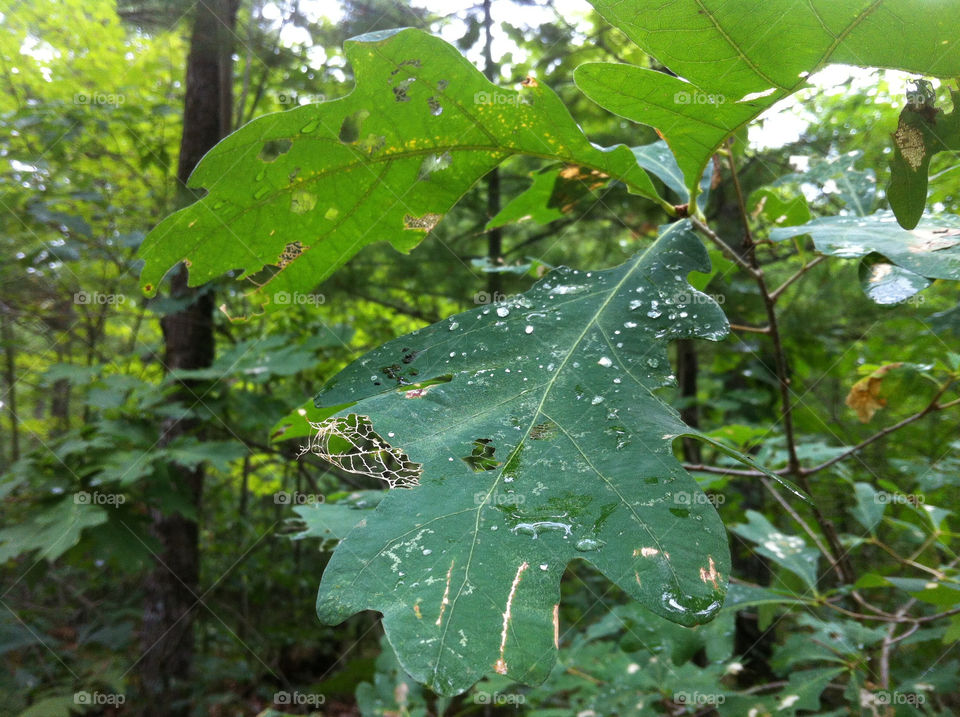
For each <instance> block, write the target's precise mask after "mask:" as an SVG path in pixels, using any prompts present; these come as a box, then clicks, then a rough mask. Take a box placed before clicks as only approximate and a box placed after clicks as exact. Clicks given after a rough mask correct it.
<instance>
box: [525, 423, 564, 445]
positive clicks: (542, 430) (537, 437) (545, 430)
mask: <svg viewBox="0 0 960 717" xmlns="http://www.w3.org/2000/svg"><path fill="white" fill-rule="evenodd" d="M556 435H557V424H556V423H554V422H553V421H544V422H543V423H538V424H537V425H536V426H534V427H533V428H531V429H530V438H531V439H532V440H534V441H549V440H550V439H552V438H554V437H555V436H556Z"/></svg>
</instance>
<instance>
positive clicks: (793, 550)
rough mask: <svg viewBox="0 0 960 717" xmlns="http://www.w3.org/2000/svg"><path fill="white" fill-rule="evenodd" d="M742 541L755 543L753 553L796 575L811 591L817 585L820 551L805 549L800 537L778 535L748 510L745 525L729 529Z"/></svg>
mask: <svg viewBox="0 0 960 717" xmlns="http://www.w3.org/2000/svg"><path fill="white" fill-rule="evenodd" d="M730 530H732V531H733V532H734V533H736V534H737V535H739V536H740V537H741V538H744V539H746V540H749V541H750V542H752V543H754V544H756V546H757V547H756V548H755V550H756V551H757V552H758V553H760V555H763V556H764V557H766V558H769V559H770V560H772V561H773V562H775V563H776V564H777V565H780V566H782V567H784V568H786V569H787V570H789V571H790V572H792V573H794V574H795V575H798V576H799V577H800V578H802V579H803V581H804V583H806V585H807V587H808V588H810V589H811V590H814V591H815V589H816V585H817V559H818V558H819V556H820V553H819V551H817V550H816V549H815V548H811V547H809V546H807V544H806V542H805V541H804V540H803V538H800V537H798V536H796V535H786V534H785V533H782V532H780V531H779V530H778V529H777V528H775V527H774V526H773V524H772V523H770V521H769V520H767V519H766V517H764V516H763V515H762V514H760V513H758V512H756V511H755V510H748V511H747V522H746V523H741V524H739V525H734V526H732V527H731V528H730Z"/></svg>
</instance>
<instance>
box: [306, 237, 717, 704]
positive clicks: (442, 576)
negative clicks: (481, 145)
mask: <svg viewBox="0 0 960 717" xmlns="http://www.w3.org/2000/svg"><path fill="white" fill-rule="evenodd" d="M709 264H710V262H709V259H708V256H707V252H706V250H705V249H704V247H703V245H702V243H701V242H700V241H699V240H698V239H697V237H696V236H695V235H694V234H693V232H692V231H691V229H690V225H689V223H688V222H686V221H683V222H679V223H676V224H673V225H671V226H670V227H669V228H668V229H667V230H666V231H665V232H664V233H663V235H662V236H661V237H660V239H659V240H658V241H657V242H656V243H655V244H654V245H653V246H652V247H651V248H649V249H648V250H647V251H646V252H644V253H642V254H639V255H637V256H636V257H634V258H633V259H631V260H630V261H628V262H627V263H625V264H623V265H621V266H618V267H616V268H613V269H608V270H603V271H595V272H582V271H575V270H572V269H567V268H561V269H556V270H554V271H552V272H551V273H549V274H548V275H547V276H545V277H544V278H543V279H542V280H540V281H539V282H538V283H537V284H535V285H534V286H533V288H532V289H531V290H530V291H528V292H527V293H525V294H521V295H518V296H516V297H514V298H512V299H510V300H507V301H505V302H502V303H499V304H494V305H490V306H482V307H478V308H476V309H473V310H470V311H467V312H465V313H462V314H457V315H455V316H452V317H450V318H449V319H446V320H444V321H442V322H440V323H438V324H434V325H432V326H429V327H426V328H424V329H421V330H419V331H416V332H414V333H411V334H409V335H407V336H404V337H401V338H399V339H396V340H394V341H391V342H390V343H388V344H385V345H384V346H382V347H380V348H378V349H375V350H373V351H371V352H370V353H368V354H366V355H365V356H364V357H362V358H361V359H359V360H357V361H356V362H355V363H353V364H352V365H350V366H349V367H348V368H346V369H345V370H344V371H343V372H341V373H340V374H339V375H337V376H336V377H334V378H333V379H332V380H331V382H330V383H329V384H328V385H327V386H325V387H324V389H323V390H322V391H321V392H320V394H319V395H318V396H317V399H316V401H317V405H318V406H319V407H322V408H323V409H324V410H323V411H321V415H322V416H325V417H326V420H325V421H324V422H322V423H319V424H318V425H319V426H321V429H320V430H319V432H318V436H317V437H315V444H314V445H322V446H323V449H322V451H321V454H322V455H324V456H325V457H332V458H333V460H334V461H335V462H337V464H338V465H340V466H341V467H347V468H350V467H351V466H352V468H353V470H354V471H355V472H358V473H364V472H366V473H368V474H369V475H376V476H377V477H391V476H390V475H387V474H386V473H385V471H387V472H388V473H389V474H392V478H396V477H397V476H399V475H401V474H403V475H404V477H405V479H406V481H407V482H406V485H408V486H410V485H411V479H413V482H414V483H415V484H414V485H413V486H412V487H408V488H399V487H398V488H392V489H391V490H389V491H387V493H386V495H385V496H384V498H383V500H382V501H381V502H380V504H379V505H378V506H377V508H376V510H375V511H373V512H372V513H368V514H367V516H366V517H365V519H364V520H363V521H361V522H360V523H359V524H358V525H357V526H356V527H354V528H353V530H352V531H351V532H350V533H349V534H347V536H346V538H345V539H344V540H343V541H342V542H341V543H340V545H339V546H338V548H337V550H336V552H335V553H334V555H333V557H332V559H331V561H330V563H329V564H328V566H327V568H326V570H325V571H324V574H323V579H322V583H321V585H320V592H319V596H318V601H317V611H318V614H319V616H320V618H321V620H322V621H323V622H325V623H328V624H336V623H339V622H341V621H343V620H344V619H346V618H347V617H349V616H350V615H352V614H354V613H356V612H358V611H361V610H377V611H379V612H381V613H382V614H383V626H384V629H385V631H386V636H387V638H388V640H389V641H390V644H391V645H392V646H393V648H394V650H395V651H396V652H397V655H398V656H399V659H400V662H401V663H402V664H403V667H404V668H405V669H406V670H407V671H408V672H409V673H410V674H411V675H412V676H413V677H415V678H416V679H417V680H419V681H421V682H423V683H426V684H428V685H429V686H430V687H431V688H432V689H434V690H435V691H437V692H439V693H441V694H456V693H459V692H462V691H464V690H465V689H467V688H468V687H469V686H470V685H471V684H473V683H474V682H475V681H476V680H478V679H479V678H480V677H481V676H482V675H483V674H484V673H490V672H497V673H500V674H504V675H507V676H509V677H510V678H511V679H515V680H517V681H520V682H525V683H531V684H532V683H538V682H540V681H542V680H543V679H545V678H546V676H547V675H548V674H549V672H550V670H551V667H552V666H553V664H554V661H555V650H556V642H557V635H558V625H557V622H556V621H557V615H558V613H557V610H558V607H557V606H558V603H559V600H560V579H561V577H562V576H563V573H564V571H565V569H566V567H567V565H568V563H570V561H571V560H574V559H576V558H580V559H582V560H585V561H586V562H587V563H589V564H590V565H592V566H594V567H595V568H596V569H597V570H599V571H600V572H602V573H603V574H604V575H606V576H607V577H608V578H609V579H610V580H611V581H612V582H613V583H615V584H616V585H617V586H618V587H619V588H620V589H622V590H623V591H625V592H626V593H627V594H629V595H630V596H631V597H633V598H635V599H636V600H639V601H640V602H641V603H642V604H643V605H644V606H646V607H647V608H648V609H650V610H651V611H653V612H655V613H656V614H658V615H661V616H663V617H665V618H668V619H670V620H671V621H674V622H677V623H680V624H682V625H688V626H692V625H696V624H699V623H703V622H706V621H708V620H710V618H711V617H712V616H713V615H714V614H715V613H716V612H717V610H718V609H719V608H720V606H721V604H722V602H723V598H724V593H725V590H726V585H727V579H728V575H729V570H730V555H729V550H728V546H727V539H726V535H725V532H724V528H723V524H722V523H721V521H720V518H719V516H718V515H717V512H716V510H715V508H714V507H713V505H712V504H711V503H710V502H709V501H708V500H707V499H706V496H705V495H704V494H703V492H702V491H701V490H700V488H699V487H698V484H697V482H696V481H695V480H694V478H693V477H692V476H691V475H690V474H688V473H687V472H686V471H685V470H684V469H683V467H682V466H681V464H680V463H679V462H678V461H677V459H676V458H675V457H674V454H673V450H672V445H671V444H672V443H673V441H674V439H676V438H677V437H678V436H681V435H699V434H695V432H694V431H693V430H692V429H690V428H689V427H687V426H686V425H684V423H683V422H682V421H681V420H680V418H679V416H678V414H677V412H676V411H675V410H673V409H672V408H671V407H669V406H668V405H666V404H665V403H663V402H662V401H661V400H660V399H659V398H658V397H657V396H656V395H654V391H656V389H659V388H661V387H663V386H666V385H669V384H671V383H672V382H673V378H674V377H673V376H672V375H671V373H670V371H671V369H670V364H669V361H668V357H667V344H668V342H669V341H670V340H671V339H674V338H688V337H699V338H705V339H711V340H717V339H720V338H723V337H724V336H725V335H726V333H727V331H728V324H727V320H726V318H725V316H724V314H723V312H722V311H721V310H720V307H719V306H717V305H716V304H715V303H714V302H713V301H712V300H711V299H709V298H708V297H707V296H705V295H704V294H701V293H699V292H697V291H695V290H694V289H693V288H692V287H691V286H690V284H689V283H687V275H688V274H689V273H690V272H691V271H701V272H705V271H708V270H709ZM357 426H366V428H367V429H369V428H370V427H371V426H372V429H373V434H372V435H371V434H370V433H369V432H368V433H367V434H366V437H365V438H364V439H363V440H360V439H358V438H357V433H356V431H355V430H354V429H355V428H356V427H357ZM334 435H335V436H337V437H339V439H340V440H341V441H342V438H343V437H346V438H347V439H349V440H352V446H353V447H352V448H348V449H347V448H345V446H346V445H347V444H346V443H345V442H341V449H343V455H341V456H331V454H333V453H335V452H336V451H334V448H333V446H334V443H335V440H334V437H332V436H334ZM324 436H326V439H324V440H320V439H321V438H323V437H324ZM361 459H362V460H361ZM391 466H392V468H391ZM321 508H322V506H321Z"/></svg>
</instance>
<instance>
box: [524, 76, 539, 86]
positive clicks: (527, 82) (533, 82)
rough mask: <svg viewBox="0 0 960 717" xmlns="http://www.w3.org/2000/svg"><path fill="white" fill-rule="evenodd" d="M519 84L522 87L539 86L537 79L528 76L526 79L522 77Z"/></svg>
mask: <svg viewBox="0 0 960 717" xmlns="http://www.w3.org/2000/svg"><path fill="white" fill-rule="evenodd" d="M520 84H521V85H523V86H524V87H538V86H539V85H540V83H539V82H537V78H536V77H531V76H530V75H527V76H526V77H524V78H523V81H522V82H521V83H520Z"/></svg>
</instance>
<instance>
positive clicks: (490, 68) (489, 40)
mask: <svg viewBox="0 0 960 717" xmlns="http://www.w3.org/2000/svg"><path fill="white" fill-rule="evenodd" d="M491 2H492V0H483V34H484V41H483V74H484V76H485V77H486V78H487V79H488V80H490V82H493V83H496V81H497V76H498V75H499V74H500V67H499V65H497V64H495V63H494V61H493V52H492V48H493V18H492V17H491V16H490V4H491ZM499 213H500V169H499V168H497V167H494V168H493V169H491V170H490V173H489V174H487V219H493V217H495V216H496V215H497V214H499ZM487 257H488V258H489V259H490V264H491V265H492V266H496V265H498V264H500V263H502V262H503V231H502V230H501V229H500V227H497V228H496V229H491V230H490V231H489V232H488V233H487ZM487 292H488V293H489V294H490V300H491V301H495V300H497V299H499V298H500V297H501V295H502V294H503V274H500V273H497V272H491V273H489V274H487Z"/></svg>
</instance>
